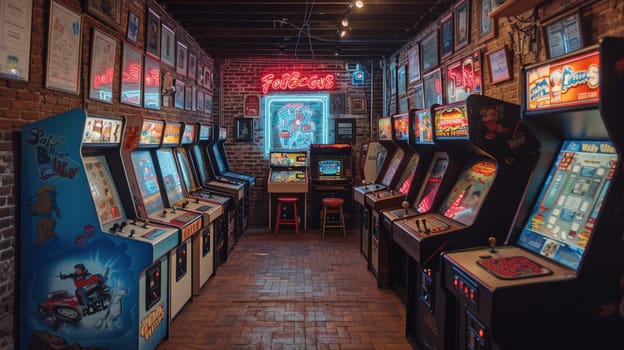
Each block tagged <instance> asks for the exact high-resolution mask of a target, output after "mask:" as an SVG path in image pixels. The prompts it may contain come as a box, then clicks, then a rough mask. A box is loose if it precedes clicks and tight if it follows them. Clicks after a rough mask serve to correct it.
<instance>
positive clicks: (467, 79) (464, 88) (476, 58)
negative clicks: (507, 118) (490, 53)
mask: <svg viewBox="0 0 624 350" xmlns="http://www.w3.org/2000/svg"><path fill="white" fill-rule="evenodd" d="M481 72H482V70H481V52H480V51H479V50H477V51H475V52H473V53H472V54H470V55H468V56H465V57H462V58H461V59H459V60H457V61H455V62H451V63H450V64H449V65H448V66H447V67H446V103H453V102H457V101H463V100H465V99H466V98H468V95H471V94H481V91H482V90H483V89H482V86H481V82H482V81H483V79H482V76H481Z"/></svg>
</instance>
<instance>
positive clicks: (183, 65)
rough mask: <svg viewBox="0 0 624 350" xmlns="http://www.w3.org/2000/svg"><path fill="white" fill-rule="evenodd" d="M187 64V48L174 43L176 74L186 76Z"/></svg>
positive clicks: (179, 43)
mask: <svg viewBox="0 0 624 350" xmlns="http://www.w3.org/2000/svg"><path fill="white" fill-rule="evenodd" d="M187 64H188V46H186V45H184V44H183V43H182V42H180V41H178V42H176V73H178V74H181V75H184V76H186V75H187V68H188V67H187Z"/></svg>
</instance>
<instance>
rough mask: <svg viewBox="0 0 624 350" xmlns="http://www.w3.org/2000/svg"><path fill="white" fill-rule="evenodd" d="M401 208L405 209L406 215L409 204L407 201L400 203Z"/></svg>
mask: <svg viewBox="0 0 624 350" xmlns="http://www.w3.org/2000/svg"><path fill="white" fill-rule="evenodd" d="M401 208H403V209H405V215H407V209H408V208H409V202H408V201H403V202H401Z"/></svg>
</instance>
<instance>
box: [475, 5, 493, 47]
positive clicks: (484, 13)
mask: <svg viewBox="0 0 624 350" xmlns="http://www.w3.org/2000/svg"><path fill="white" fill-rule="evenodd" d="M477 2H478V3H477V11H478V12H477V18H478V24H479V25H478V33H479V41H486V40H490V39H492V38H494V36H496V18H494V17H491V16H490V13H491V12H492V10H493V9H494V6H495V3H494V0H477Z"/></svg>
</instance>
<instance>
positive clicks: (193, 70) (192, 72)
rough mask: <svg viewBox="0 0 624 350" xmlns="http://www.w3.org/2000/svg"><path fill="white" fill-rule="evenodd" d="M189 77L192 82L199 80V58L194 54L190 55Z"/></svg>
mask: <svg viewBox="0 0 624 350" xmlns="http://www.w3.org/2000/svg"><path fill="white" fill-rule="evenodd" d="M188 77H189V78H191V79H192V80H195V78H197V57H196V56H195V55H193V54H192V53H189V55H188Z"/></svg>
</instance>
